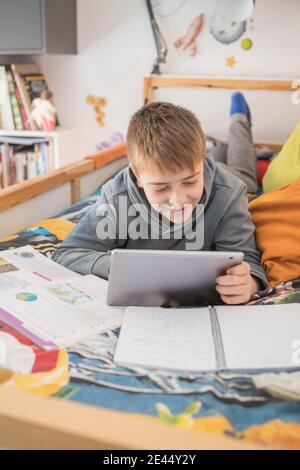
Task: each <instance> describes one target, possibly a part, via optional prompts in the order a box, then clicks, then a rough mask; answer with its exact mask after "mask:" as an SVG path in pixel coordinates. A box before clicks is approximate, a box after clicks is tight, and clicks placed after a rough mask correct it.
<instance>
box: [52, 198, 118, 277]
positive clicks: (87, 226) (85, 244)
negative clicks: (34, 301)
mask: <svg viewBox="0 0 300 470" xmlns="http://www.w3.org/2000/svg"><path fill="white" fill-rule="evenodd" d="M116 221H117V210H116V207H115V206H114V205H113V204H112V203H108V200H107V198H106V196H105V192H103V193H102V195H101V196H100V198H99V200H98V202H97V203H96V204H95V206H93V207H92V209H91V210H90V211H89V212H88V213H87V214H86V215H85V216H84V217H83V218H82V219H81V221H80V222H79V223H78V224H77V225H76V226H75V227H74V228H73V230H72V231H71V232H70V234H69V235H68V236H67V238H66V239H65V240H64V241H63V243H62V244H61V245H60V246H59V247H58V249H57V250H56V251H55V252H54V253H53V255H52V259H53V260H54V261H56V262H57V263H59V264H62V265H63V266H65V267H66V268H69V269H71V270H73V271H76V272H77V273H80V274H95V275H96V276H99V277H102V278H104V279H107V278H108V273H109V267H110V251H111V250H112V249H114V248H117V247H118V246H120V245H121V244H120V242H119V240H118V236H117V223H116ZM124 242H125V241H124Z"/></svg>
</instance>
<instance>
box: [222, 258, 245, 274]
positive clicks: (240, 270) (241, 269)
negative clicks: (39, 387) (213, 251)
mask: <svg viewBox="0 0 300 470" xmlns="http://www.w3.org/2000/svg"><path fill="white" fill-rule="evenodd" d="M249 273H250V265H249V264H248V263H246V262H245V261H243V262H242V263H241V264H238V265H237V266H233V267H232V268H229V269H227V271H226V274H234V275H236V276H242V275H243V274H249Z"/></svg>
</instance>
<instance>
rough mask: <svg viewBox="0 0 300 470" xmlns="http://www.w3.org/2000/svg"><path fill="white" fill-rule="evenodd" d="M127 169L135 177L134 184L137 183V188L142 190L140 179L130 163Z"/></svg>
mask: <svg viewBox="0 0 300 470" xmlns="http://www.w3.org/2000/svg"><path fill="white" fill-rule="evenodd" d="M129 168H130V169H131V171H132V173H133V174H134V176H135V179H136V183H137V185H138V187H139V188H142V187H143V185H142V182H141V179H140V177H139V174H138V172H137V170H136V169H135V168H134V166H133V165H132V164H131V163H129Z"/></svg>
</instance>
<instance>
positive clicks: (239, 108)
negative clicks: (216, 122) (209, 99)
mask: <svg viewBox="0 0 300 470" xmlns="http://www.w3.org/2000/svg"><path fill="white" fill-rule="evenodd" d="M236 113H240V114H244V115H245V116H246V117H247V119H248V122H249V124H250V126H251V125H252V122H251V113H250V109H249V106H248V103H247V101H246V99H245V97H244V95H243V94H242V93H241V92H240V91H237V92H236V93H233V95H232V96H231V105H230V116H233V115H234V114H236Z"/></svg>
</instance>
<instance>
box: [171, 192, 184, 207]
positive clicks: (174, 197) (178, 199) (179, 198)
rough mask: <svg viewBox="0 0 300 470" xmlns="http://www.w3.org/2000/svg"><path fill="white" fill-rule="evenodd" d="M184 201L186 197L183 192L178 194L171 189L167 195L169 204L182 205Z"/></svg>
mask: <svg viewBox="0 0 300 470" xmlns="http://www.w3.org/2000/svg"><path fill="white" fill-rule="evenodd" d="M185 203H186V197H185V195H184V194H180V193H179V192H175V191H173V192H172V194H171V195H170V197H169V204H170V205H175V204H176V205H178V206H183V205H184V204H185Z"/></svg>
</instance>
